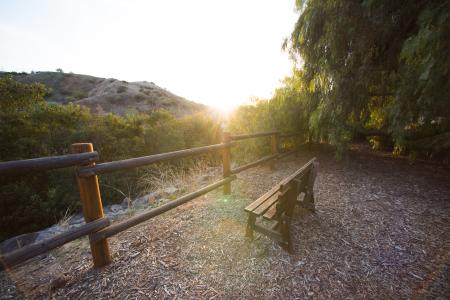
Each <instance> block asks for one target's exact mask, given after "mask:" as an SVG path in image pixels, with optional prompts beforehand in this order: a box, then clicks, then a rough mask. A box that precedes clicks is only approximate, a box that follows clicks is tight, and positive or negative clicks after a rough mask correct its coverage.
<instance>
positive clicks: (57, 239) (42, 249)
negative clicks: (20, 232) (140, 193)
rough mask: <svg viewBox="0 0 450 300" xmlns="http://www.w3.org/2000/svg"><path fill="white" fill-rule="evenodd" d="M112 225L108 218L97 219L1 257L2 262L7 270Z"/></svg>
mask: <svg viewBox="0 0 450 300" xmlns="http://www.w3.org/2000/svg"><path fill="white" fill-rule="evenodd" d="M109 224H110V221H109V219H108V218H102V219H97V220H95V221H92V222H89V223H87V224H84V225H81V226H80V227H78V228H75V229H72V230H69V231H68V232H64V233H61V234H58V235H56V236H54V237H51V238H49V239H47V240H44V241H42V242H38V243H34V244H31V245H28V246H25V247H23V248H20V249H18V250H16V251H13V252H11V253H7V254H5V255H1V256H0V261H1V262H2V263H3V264H4V267H5V268H11V267H14V266H16V265H18V264H20V263H22V262H24V261H26V260H28V259H30V258H33V257H35V256H38V255H41V254H44V253H46V252H48V251H50V250H52V249H55V248H57V247H59V246H62V245H64V244H67V243H68V242H71V241H73V240H76V239H78V238H80V237H82V236H85V235H88V234H90V233H93V232H95V231H97V230H100V229H102V228H105V227H107V226H108V225H109Z"/></svg>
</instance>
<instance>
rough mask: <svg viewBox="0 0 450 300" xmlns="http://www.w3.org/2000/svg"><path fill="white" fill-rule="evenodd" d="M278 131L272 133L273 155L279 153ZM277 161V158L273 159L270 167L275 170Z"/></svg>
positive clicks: (271, 145)
mask: <svg viewBox="0 0 450 300" xmlns="http://www.w3.org/2000/svg"><path fill="white" fill-rule="evenodd" d="M278 135H279V133H278V131H276V132H275V133H273V134H271V135H270V148H271V150H272V155H276V154H278ZM275 161H276V159H273V160H272V162H271V163H270V168H271V169H272V170H273V169H274V168H275Z"/></svg>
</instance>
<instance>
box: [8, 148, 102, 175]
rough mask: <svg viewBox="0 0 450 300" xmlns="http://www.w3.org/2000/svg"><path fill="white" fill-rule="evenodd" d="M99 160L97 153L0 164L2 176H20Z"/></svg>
mask: <svg viewBox="0 0 450 300" xmlns="http://www.w3.org/2000/svg"><path fill="white" fill-rule="evenodd" d="M97 160H98V153H97V152H95V151H94V152H89V153H79V154H67V155H59V156H47V157H39V158H32V159H25V160H13V161H6V162H0V176H5V175H8V176H18V175H25V174H31V173H38V172H44V171H49V170H54V169H61V168H67V167H72V166H77V165H83V164H87V163H91V162H94V161H97Z"/></svg>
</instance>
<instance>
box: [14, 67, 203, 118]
mask: <svg viewBox="0 0 450 300" xmlns="http://www.w3.org/2000/svg"><path fill="white" fill-rule="evenodd" d="M14 76H15V78H16V80H18V81H21V82H25V83H32V82H39V83H42V84H45V85H46V86H47V87H49V88H50V89H51V93H50V95H49V96H47V100H48V101H49V102H53V103H59V104H67V103H70V102H73V103H75V104H79V105H82V106H86V107H88V108H90V109H91V111H92V112H93V113H98V114H107V113H110V112H112V113H116V114H120V115H123V114H125V113H127V112H144V111H149V110H154V109H160V108H164V109H166V110H168V111H171V112H172V113H174V114H175V115H176V116H184V115H188V114H192V113H194V112H197V111H199V110H202V109H204V108H205V106H204V105H202V104H198V103H195V102H193V101H189V100H186V99H184V98H182V97H180V96H177V95H175V94H173V93H171V92H169V91H167V90H166V89H163V88H161V87H159V86H157V85H156V84H154V83H153V82H147V81H137V82H127V81H121V80H117V79H113V78H99V77H94V76H88V75H81V74H73V73H61V72H36V73H31V74H26V73H19V74H15V75H14Z"/></svg>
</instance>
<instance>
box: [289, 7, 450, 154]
mask: <svg viewBox="0 0 450 300" xmlns="http://www.w3.org/2000/svg"><path fill="white" fill-rule="evenodd" d="M297 9H298V11H299V12H300V16H299V18H298V21H297V22H296V24H295V28H294V30H293V32H292V35H291V37H290V39H289V40H287V41H286V43H285V47H286V48H288V49H289V51H290V53H291V55H292V57H293V58H294V60H296V63H297V64H299V65H300V66H301V68H302V69H303V76H302V80H303V84H304V86H306V87H307V89H306V90H307V92H308V93H309V96H310V97H311V98H312V99H316V101H311V102H310V103H312V104H314V107H313V108H312V109H311V113H310V114H309V123H310V127H311V129H314V131H315V132H316V136H317V137H319V136H322V137H326V138H327V139H329V140H330V141H334V142H336V143H337V144H339V145H342V144H343V143H344V142H345V141H347V140H349V139H350V138H351V137H352V136H355V134H362V135H372V136H373V135H378V136H387V137H389V138H390V139H392V140H393V141H394V142H395V143H396V145H397V148H398V149H401V148H404V147H409V148H410V149H424V150H432V151H443V150H448V149H450V132H449V131H450V82H449V78H450V55H449V50H450V49H449V48H450V47H449V41H450V4H449V2H448V1H442V2H440V1H425V0H419V1H417V0H414V1H412V0H409V1H390V0H380V1H374V0H365V1H356V0H307V1H297Z"/></svg>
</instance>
